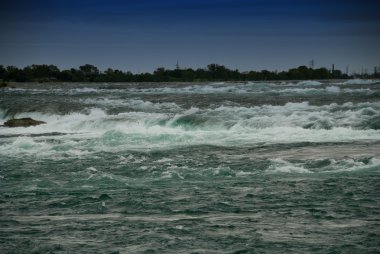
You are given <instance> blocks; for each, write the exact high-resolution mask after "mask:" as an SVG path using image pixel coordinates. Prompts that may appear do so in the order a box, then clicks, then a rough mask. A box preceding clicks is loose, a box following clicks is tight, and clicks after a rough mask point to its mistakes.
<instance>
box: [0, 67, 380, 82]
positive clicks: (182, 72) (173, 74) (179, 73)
mask: <svg viewBox="0 0 380 254" xmlns="http://www.w3.org/2000/svg"><path fill="white" fill-rule="evenodd" d="M374 76H375V75H366V76H365V75H362V76H361V77H362V78H371V77H374ZM347 78H352V76H349V75H347V74H343V73H342V71H340V70H334V71H330V70H328V69H327V68H316V69H314V68H309V67H306V66H299V67H298V68H292V69H289V70H288V71H281V72H277V71H268V70H262V71H248V72H239V71H238V70H230V69H228V68H226V67H225V66H223V65H219V64H209V65H208V66H207V67H206V68H203V69H202V68H199V69H196V70H194V69H191V68H179V67H177V68H175V69H172V70H170V69H165V68H163V67H161V68H157V69H156V70H155V71H154V72H153V73H140V74H133V73H132V72H129V71H127V72H124V71H121V70H114V69H111V68H108V69H107V70H106V71H104V72H101V71H99V69H98V68H97V67H96V66H94V65H91V64H85V65H82V66H79V68H78V69H75V68H71V69H69V70H62V71H61V70H60V69H59V68H58V67H57V66H55V65H47V64H41V65H37V64H33V65H30V66H27V67H25V68H17V67H15V66H6V67H4V66H2V65H0V80H3V81H16V82H51V81H63V82H176V81H177V82H181V81H245V80H251V81H255V80H306V79H308V80H310V79H347Z"/></svg>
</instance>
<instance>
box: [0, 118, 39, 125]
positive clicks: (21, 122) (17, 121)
mask: <svg viewBox="0 0 380 254" xmlns="http://www.w3.org/2000/svg"><path fill="white" fill-rule="evenodd" d="M44 123H46V122H44V121H37V120H34V119H32V118H30V117H26V118H18V119H10V120H8V121H6V122H5V123H4V126H5V127H29V126H35V125H39V124H44Z"/></svg>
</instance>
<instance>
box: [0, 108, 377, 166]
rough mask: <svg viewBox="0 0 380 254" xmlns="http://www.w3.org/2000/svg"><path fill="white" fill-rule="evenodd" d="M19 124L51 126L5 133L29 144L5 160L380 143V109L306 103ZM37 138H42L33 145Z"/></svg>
mask: <svg viewBox="0 0 380 254" xmlns="http://www.w3.org/2000/svg"><path fill="white" fill-rule="evenodd" d="M149 106H152V105H150V104H149ZM16 117H32V118H35V119H39V120H42V121H45V122H47V124H43V125H38V126H33V127H28V128H3V129H2V135H3V136H5V137H6V136H12V137H14V136H18V135H20V136H23V137H19V139H16V140H13V139H8V141H7V142H5V144H3V145H2V146H1V147H2V148H1V149H0V150H1V153H4V154H8V155H11V154H17V153H23V152H25V153H27V154H49V152H50V153H53V154H54V153H62V154H64V153H65V154H66V153H70V154H71V155H73V154H77V155H78V154H87V153H96V152H99V151H123V150H133V149H135V150H136V149H137V150H141V149H166V148H175V147H179V146H187V145H202V144H209V145H218V146H240V145H255V144H263V143H264V144H279V143H293V142H348V141H359V140H380V131H379V129H380V121H379V120H378V119H379V118H380V106H379V105H378V104H377V103H361V104H353V103H346V104H343V105H337V104H331V105H325V106H312V105H309V104H308V103H307V102H303V103H287V104H286V105H284V106H270V105H264V106H260V107H229V106H220V107H218V108H215V109H200V108H196V107H193V108H190V109H188V110H183V109H180V110H179V111H178V112H175V113H174V112H166V113H162V112H136V111H133V112H124V113H119V114H107V113H106V112H105V111H103V110H101V109H98V108H94V109H91V110H89V111H88V112H84V113H79V112H78V113H72V114H68V115H63V116H60V115H47V114H41V113H31V114H30V113H22V114H19V115H17V116H16ZM4 120H5V119H4ZM52 131H54V132H57V133H62V134H66V135H58V136H54V137H49V139H46V138H45V137H44V134H45V133H46V134H48V133H51V132H52ZM34 134H41V135H39V136H38V137H33V138H32V137H27V136H33V135H34ZM25 136H26V137H25ZM52 140H53V141H52ZM21 141H22V143H20V142H21ZM55 142H56V143H55ZM69 151H70V152H69ZM283 170H285V168H284V169H283Z"/></svg>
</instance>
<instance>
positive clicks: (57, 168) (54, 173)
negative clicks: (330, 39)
mask: <svg viewBox="0 0 380 254" xmlns="http://www.w3.org/2000/svg"><path fill="white" fill-rule="evenodd" d="M13 117H15V118H21V117H32V118H34V119H36V120H42V121H45V122H46V123H47V124H43V125H39V126H34V127H28V128H5V127H2V128H0V249H1V253H305V252H313V253H375V252H377V251H379V249H380V210H379V208H380V174H379V173H380V81H376V80H350V81H332V82H317V81H303V82H278V83H269V82H261V83H260V82H248V83H228V82H225V83H208V84H197V83H182V84H174V83H169V84H162V83H160V84H158V83H152V84H63V83H61V84H23V85H20V84H19V85H17V87H16V88H9V89H3V90H1V91H0V124H2V123H3V122H5V121H6V120H8V119H10V118H13Z"/></svg>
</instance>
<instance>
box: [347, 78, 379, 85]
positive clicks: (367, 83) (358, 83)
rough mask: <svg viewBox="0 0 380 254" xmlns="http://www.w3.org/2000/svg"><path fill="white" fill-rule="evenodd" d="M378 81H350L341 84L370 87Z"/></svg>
mask: <svg viewBox="0 0 380 254" xmlns="http://www.w3.org/2000/svg"><path fill="white" fill-rule="evenodd" d="M376 82H378V81H376V80H371V79H350V80H347V81H345V82H343V84H344V85H370V84H374V83H376Z"/></svg>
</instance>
